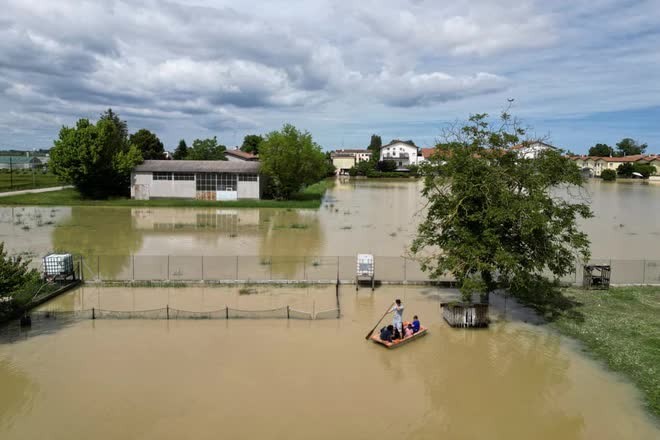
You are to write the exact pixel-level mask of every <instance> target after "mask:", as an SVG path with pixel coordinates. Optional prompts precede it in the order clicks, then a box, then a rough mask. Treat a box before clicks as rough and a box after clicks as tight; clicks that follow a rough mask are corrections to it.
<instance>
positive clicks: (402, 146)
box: [380, 139, 421, 168]
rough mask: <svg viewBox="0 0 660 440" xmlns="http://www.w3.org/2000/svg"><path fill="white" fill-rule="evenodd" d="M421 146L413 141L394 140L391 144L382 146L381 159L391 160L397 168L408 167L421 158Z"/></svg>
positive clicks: (415, 163)
mask: <svg viewBox="0 0 660 440" xmlns="http://www.w3.org/2000/svg"><path fill="white" fill-rule="evenodd" d="M420 156H421V155H420V153H419V148H417V145H415V143H414V142H413V141H401V140H398V139H394V140H392V142H390V143H389V144H386V145H383V146H382V147H380V160H381V161H385V160H388V161H389V160H391V161H394V162H395V163H396V165H397V168H406V167H407V166H408V165H417V164H418V163H419V161H420V160H419V159H420Z"/></svg>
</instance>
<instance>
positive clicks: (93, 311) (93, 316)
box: [92, 307, 96, 319]
mask: <svg viewBox="0 0 660 440" xmlns="http://www.w3.org/2000/svg"><path fill="white" fill-rule="evenodd" d="M92 319H96V309H95V308H94V307H92Z"/></svg>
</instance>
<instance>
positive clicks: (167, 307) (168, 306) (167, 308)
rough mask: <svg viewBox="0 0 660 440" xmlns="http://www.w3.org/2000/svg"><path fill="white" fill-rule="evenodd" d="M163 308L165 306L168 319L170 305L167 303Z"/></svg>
mask: <svg viewBox="0 0 660 440" xmlns="http://www.w3.org/2000/svg"><path fill="white" fill-rule="evenodd" d="M165 308H166V310H167V320H168V321H169V319H170V305H169V304H167V305H166V306H165Z"/></svg>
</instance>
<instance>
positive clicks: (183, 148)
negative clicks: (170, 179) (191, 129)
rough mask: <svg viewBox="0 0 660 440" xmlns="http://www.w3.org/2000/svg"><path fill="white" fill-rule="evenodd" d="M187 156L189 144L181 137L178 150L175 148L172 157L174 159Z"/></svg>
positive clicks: (182, 158)
mask: <svg viewBox="0 0 660 440" xmlns="http://www.w3.org/2000/svg"><path fill="white" fill-rule="evenodd" d="M186 156H188V145H186V141H185V140H184V139H181V140H180V141H179V145H177V147H176V150H174V153H173V154H172V158H173V159H174V160H184V159H185V158H186Z"/></svg>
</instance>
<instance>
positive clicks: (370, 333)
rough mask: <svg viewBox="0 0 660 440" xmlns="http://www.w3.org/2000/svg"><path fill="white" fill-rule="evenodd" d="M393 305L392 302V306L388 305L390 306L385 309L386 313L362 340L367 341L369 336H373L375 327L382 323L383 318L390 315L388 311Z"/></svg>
mask: <svg viewBox="0 0 660 440" xmlns="http://www.w3.org/2000/svg"><path fill="white" fill-rule="evenodd" d="M393 305H394V302H392V304H390V305H389V306H388V307H387V311H386V312H385V313H384V314H383V316H382V317H381V318H380V319H379V320H378V322H377V323H376V325H374V328H372V329H371V331H370V332H369V333H367V336H365V338H364V339H369V338H370V337H371V335H373V334H374V331H375V330H376V327H378V325H379V324H380V321H382V320H383V318H385V317H386V316H387V314H388V313H390V309H391V308H392V306H393Z"/></svg>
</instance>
